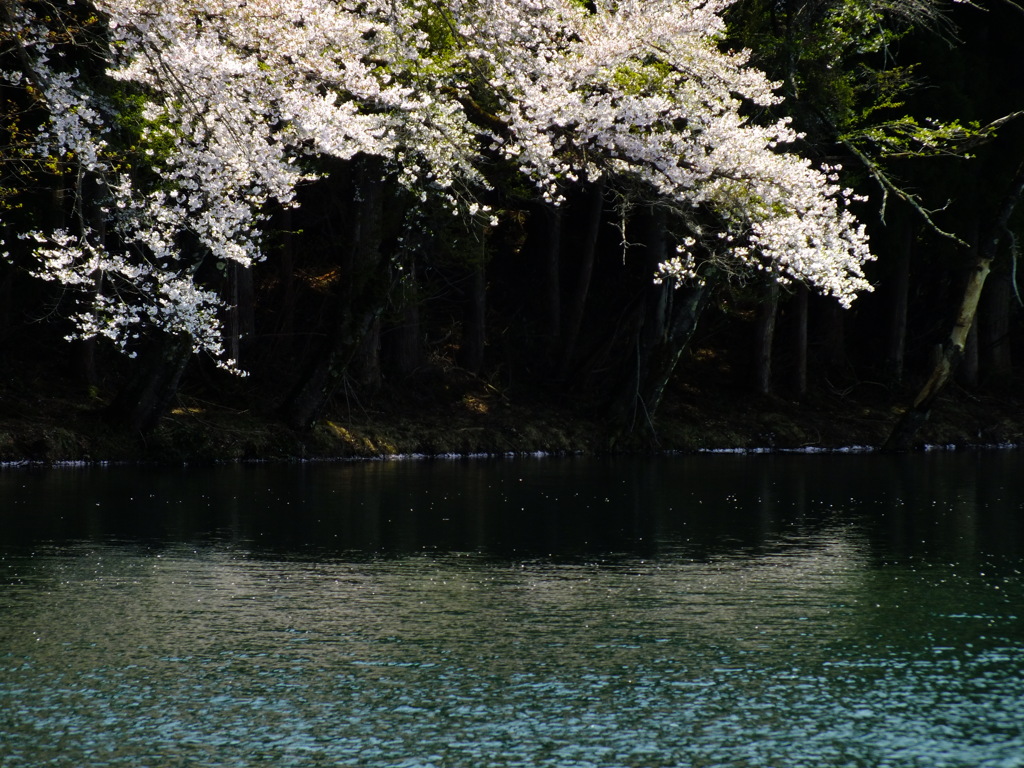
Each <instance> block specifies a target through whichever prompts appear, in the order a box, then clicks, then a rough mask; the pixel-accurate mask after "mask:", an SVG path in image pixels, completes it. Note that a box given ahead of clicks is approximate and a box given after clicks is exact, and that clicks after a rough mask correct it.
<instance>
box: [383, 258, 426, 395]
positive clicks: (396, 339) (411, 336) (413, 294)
mask: <svg viewBox="0 0 1024 768" xmlns="http://www.w3.org/2000/svg"><path fill="white" fill-rule="evenodd" d="M401 301H402V306H401V308H400V310H399V313H398V318H397V320H396V322H395V324H394V326H392V327H391V328H388V329H387V330H386V331H385V332H384V333H383V334H382V336H381V352H382V354H383V356H384V359H385V361H386V367H387V370H388V371H389V372H391V373H394V374H395V375H396V376H399V377H402V378H405V377H407V376H410V375H412V374H413V373H414V372H415V371H416V369H418V368H419V367H420V366H421V365H422V363H423V346H422V343H421V336H422V329H421V327H420V305H419V296H418V293H417V290H416V281H415V274H414V272H413V270H410V271H409V282H408V284H407V285H406V286H405V290H404V291H403V292H402V298H401Z"/></svg>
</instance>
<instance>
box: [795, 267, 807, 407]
mask: <svg viewBox="0 0 1024 768" xmlns="http://www.w3.org/2000/svg"><path fill="white" fill-rule="evenodd" d="M809 295H810V291H809V290H808V288H807V286H806V285H799V286H797V289H796V296H795V297H794V299H793V301H794V303H795V304H796V312H795V315H796V317H795V318H794V321H795V322H794V327H793V335H794V337H795V343H794V346H795V347H796V365H794V366H793V392H794V394H796V396H797V399H799V400H803V399H804V398H805V397H806V396H807V306H808V298H809Z"/></svg>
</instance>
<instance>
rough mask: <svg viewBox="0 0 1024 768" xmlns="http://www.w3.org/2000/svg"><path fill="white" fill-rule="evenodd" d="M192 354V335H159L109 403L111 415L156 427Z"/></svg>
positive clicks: (131, 425) (138, 427)
mask: <svg viewBox="0 0 1024 768" xmlns="http://www.w3.org/2000/svg"><path fill="white" fill-rule="evenodd" d="M191 357H192V340H191V339H190V338H189V337H188V336H169V335H164V336H161V337H159V338H158V339H157V340H155V341H154V342H153V344H152V346H151V347H150V350H149V352H148V354H146V355H145V356H144V357H143V359H142V361H141V363H140V365H139V366H138V368H137V369H136V371H135V374H134V375H133V376H132V378H131V379H130V380H129V382H128V384H127V385H125V387H124V388H122V389H121V391H120V392H118V394H117V395H116V396H115V397H114V400H113V402H112V403H111V404H110V405H109V406H108V407H107V417H108V419H109V420H110V421H112V422H113V423H115V424H118V425H120V426H124V427H127V428H128V429H131V430H133V431H137V432H148V431H150V430H151V429H153V427H155V426H156V425H157V423H158V422H159V421H160V417H161V416H163V415H164V413H166V411H167V409H168V407H170V404H171V402H172V401H173V400H174V397H175V395H176V394H177V393H178V385H179V384H180V383H181V377H182V375H183V374H184V373H185V368H186V366H187V365H188V361H189V359H190V358H191Z"/></svg>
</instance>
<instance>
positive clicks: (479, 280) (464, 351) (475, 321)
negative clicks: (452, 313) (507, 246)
mask: <svg viewBox="0 0 1024 768" xmlns="http://www.w3.org/2000/svg"><path fill="white" fill-rule="evenodd" d="M464 285H465V290H464V299H463V311H462V344H461V346H460V347H459V365H461V366H462V367H463V368H465V369H466V370H467V371H469V372H470V373H474V374H477V373H480V371H482V370H483V367H484V347H485V346H486V343H487V264H486V260H485V257H484V255H483V254H481V257H480V259H479V260H478V261H477V263H476V264H473V265H472V266H471V267H470V272H469V274H468V275H467V277H466V280H465V283H464Z"/></svg>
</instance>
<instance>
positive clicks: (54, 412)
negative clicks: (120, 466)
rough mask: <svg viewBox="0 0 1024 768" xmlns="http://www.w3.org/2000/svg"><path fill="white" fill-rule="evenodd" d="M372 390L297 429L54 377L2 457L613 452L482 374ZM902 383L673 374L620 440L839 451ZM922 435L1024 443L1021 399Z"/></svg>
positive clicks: (192, 397) (260, 416)
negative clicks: (114, 414) (777, 386)
mask: <svg viewBox="0 0 1024 768" xmlns="http://www.w3.org/2000/svg"><path fill="white" fill-rule="evenodd" d="M441 391H443V392H444V394H443V395H439V394H438V393H437V392H432V393H431V394H430V396H429V397H425V396H423V395H422V393H421V394H420V395H419V396H417V397H413V396H411V395H410V394H409V393H408V392H406V393H404V394H386V393H385V394H381V395H379V396H377V397H375V398H373V400H372V401H371V402H355V401H347V402H346V401H344V400H343V399H339V400H338V401H336V402H335V403H334V404H333V407H332V408H331V409H330V410H329V411H328V412H327V413H325V414H324V416H323V417H322V418H321V419H320V420H319V421H318V422H317V424H316V425H314V427H313V428H311V429H310V430H307V431H301V432H300V431H296V430H292V429H289V428H288V427H286V426H285V425H284V424H283V423H282V422H281V421H280V420H278V419H276V418H275V417H274V416H273V414H272V411H271V410H270V409H269V408H267V407H265V406H262V405H261V404H259V403H255V402H254V403H249V404H247V405H246V407H238V405H237V401H233V403H234V404H233V405H227V404H225V403H224V402H213V401H210V400H205V399H203V398H202V397H200V396H199V395H197V394H194V393H188V392H183V393H182V394H181V395H179V397H178V398H177V401H176V402H175V404H174V406H173V407H172V409H171V410H170V412H169V413H167V414H166V415H165V416H164V418H163V419H161V421H160V423H159V425H158V426H157V427H156V429H154V430H153V431H151V432H149V433H146V434H138V433H135V434H133V433H129V432H126V431H124V430H121V429H117V428H115V427H113V426H112V425H110V424H109V423H107V422H106V421H105V419H104V417H103V406H104V401H103V400H102V399H99V398H97V397H92V398H90V397H86V396H83V395H82V394H81V393H80V392H78V391H74V390H68V389H66V388H65V389H62V388H61V386H60V385H59V383H58V384H55V385H53V386H51V387H34V388H32V389H31V391H18V390H17V389H16V388H13V387H7V388H6V389H4V390H3V391H2V392H0V462H4V463H12V462H14V463H17V462H39V463H58V462H130V461H146V462H160V463H180V462H202V463H208V462H220V461H240V460H266V461H292V460H312V459H350V458H377V457H384V456H442V455H443V456H460V455H481V454H483V455H505V454H520V453H552V454H566V453H583V454H598V453H606V452H608V451H609V450H610V448H609V441H608V435H609V430H610V426H611V425H609V424H608V423H606V421H605V420H604V419H603V418H602V415H601V414H600V413H594V412H588V411H587V410H586V409H584V408H581V407H578V406H575V405H573V404H566V403H564V402H562V403H559V402H555V401H554V400H553V399H552V398H544V397H532V398H517V397H512V396H510V395H509V394H508V393H505V392H501V391H498V390H497V389H495V388H493V387H491V386H489V385H487V384H486V383H484V382H480V381H472V380H467V381H463V382H461V384H460V386H458V387H450V386H449V387H447V388H444V389H443V390H441ZM907 397H908V393H902V392H892V391H890V390H888V389H886V388H882V387H878V386H872V385H863V386H859V387H852V388H849V389H847V390H845V391H833V390H825V391H821V390H819V391H818V392H816V393H815V394H814V395H812V396H810V397H808V398H806V399H805V400H804V401H802V402H797V401H794V400H791V399H787V398H785V397H775V396H761V395H751V394H749V393H745V392H742V391H730V390H728V389H727V388H723V387H721V386H703V387H697V386H685V385H679V386H677V387H676V388H675V389H674V390H673V391H672V392H671V393H670V395H669V396H668V397H667V399H666V402H665V404H664V406H663V408H662V410H661V411H660V413H659V414H658V418H657V420H656V423H655V429H654V438H653V439H648V440H644V441H639V440H637V441H634V442H632V443H630V442H629V441H626V442H625V443H622V442H620V443H618V444H617V445H616V448H615V450H617V451H622V452H632V451H665V452H669V451H673V452H684V453H692V452H698V451H716V450H750V451H753V450H808V451H816V450H842V449H848V448H850V447H859V448H865V449H866V448H871V447H876V446H878V445H881V444H882V443H883V442H884V440H885V438H886V436H887V435H888V432H889V430H890V429H891V428H892V425H893V424H894V423H895V422H896V420H897V418H898V416H899V413H900V412H901V408H902V407H903V403H905V402H906V401H907ZM918 444H919V445H920V446H922V447H924V446H943V447H988V446H1007V445H1018V444H1024V399H1021V398H1017V397H1011V396H1009V395H1005V396H995V395H976V394H970V393H967V392H965V391H963V390H961V389H958V388H956V387H953V388H951V389H950V390H949V391H948V392H947V393H946V394H945V395H944V396H943V398H942V399H941V401H940V403H939V405H938V407H937V408H936V409H935V411H934V412H933V416H932V418H931V419H930V421H929V422H928V423H927V424H926V426H925V428H924V429H923V430H922V432H921V433H920V435H919V436H918Z"/></svg>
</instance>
